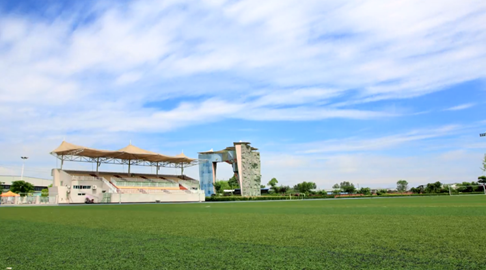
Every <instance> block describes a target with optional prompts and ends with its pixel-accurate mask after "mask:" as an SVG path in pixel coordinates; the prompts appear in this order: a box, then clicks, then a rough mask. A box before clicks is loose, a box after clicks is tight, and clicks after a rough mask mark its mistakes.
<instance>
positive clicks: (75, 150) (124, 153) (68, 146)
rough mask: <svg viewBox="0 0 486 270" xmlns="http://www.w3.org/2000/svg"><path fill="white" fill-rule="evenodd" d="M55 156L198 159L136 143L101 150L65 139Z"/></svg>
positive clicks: (169, 161) (178, 161)
mask: <svg viewBox="0 0 486 270" xmlns="http://www.w3.org/2000/svg"><path fill="white" fill-rule="evenodd" d="M51 154H52V155H55V156H58V157H59V156H79V157H87V158H102V159H122V160H141V161H147V162H165V163H184V164H189V163H192V162H193V161H195V160H196V159H193V158H189V157H187V156H186V155H184V154H183V153H181V154H179V155H177V156H167V155H162V154H158V153H155V152H151V151H148V150H145V149H142V148H139V147H136V146H134V145H131V144H129V145H128V146H126V147H124V148H122V149H120V150H115V151H111V150H100V149H94V148H88V147H84V146H79V145H75V144H72V143H68V142H65V141H63V142H62V143H61V145H59V147H57V148H56V149H54V150H53V151H52V152H51Z"/></svg>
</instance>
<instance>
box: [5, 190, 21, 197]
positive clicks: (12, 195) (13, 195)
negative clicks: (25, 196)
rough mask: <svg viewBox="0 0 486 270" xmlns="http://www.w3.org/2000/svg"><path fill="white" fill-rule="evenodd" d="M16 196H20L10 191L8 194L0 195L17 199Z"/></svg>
mask: <svg viewBox="0 0 486 270" xmlns="http://www.w3.org/2000/svg"><path fill="white" fill-rule="evenodd" d="M17 196H20V195H19V194H17V193H13V192H12V191H10V190H9V191H8V192H5V193H2V195H0V197H17Z"/></svg>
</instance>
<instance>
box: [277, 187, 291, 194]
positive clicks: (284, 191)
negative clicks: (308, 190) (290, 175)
mask: <svg viewBox="0 0 486 270" xmlns="http://www.w3.org/2000/svg"><path fill="white" fill-rule="evenodd" d="M274 189H275V192H276V193H286V192H287V191H289V190H290V187H289V186H279V187H277V186H276V187H275V188H274Z"/></svg>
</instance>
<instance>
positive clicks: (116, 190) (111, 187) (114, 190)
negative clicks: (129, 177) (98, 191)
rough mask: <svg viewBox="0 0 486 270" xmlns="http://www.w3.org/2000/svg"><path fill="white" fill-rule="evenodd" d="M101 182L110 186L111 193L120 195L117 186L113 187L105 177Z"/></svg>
mask: <svg viewBox="0 0 486 270" xmlns="http://www.w3.org/2000/svg"><path fill="white" fill-rule="evenodd" d="M101 181H103V183H105V185H107V186H108V189H109V190H110V193H118V189H117V188H116V187H115V186H113V184H112V183H110V181H108V180H106V179H105V178H104V177H102V178H101Z"/></svg>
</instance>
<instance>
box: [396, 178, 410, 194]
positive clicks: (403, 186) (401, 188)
mask: <svg viewBox="0 0 486 270" xmlns="http://www.w3.org/2000/svg"><path fill="white" fill-rule="evenodd" d="M407 189H408V182H407V180H398V182H397V190H398V192H405V191H407Z"/></svg>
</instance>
